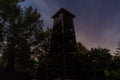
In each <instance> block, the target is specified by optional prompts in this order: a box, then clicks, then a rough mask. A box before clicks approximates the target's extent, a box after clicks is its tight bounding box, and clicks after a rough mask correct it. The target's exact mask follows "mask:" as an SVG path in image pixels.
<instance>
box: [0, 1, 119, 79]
mask: <svg viewBox="0 0 120 80" xmlns="http://www.w3.org/2000/svg"><path fill="white" fill-rule="evenodd" d="M22 2H24V0H0V80H32V79H36V80H50V79H46V75H45V74H46V72H47V70H46V60H47V57H48V54H49V50H50V40H51V35H52V29H51V28H47V29H44V27H43V20H41V15H40V14H39V13H38V11H37V10H36V9H33V8H32V6H29V7H26V8H21V7H20V5H19V3H22ZM68 24H71V23H68ZM68 34H69V33H68ZM70 34H71V33H70ZM67 37H68V36H66V37H65V38H67ZM76 44H77V56H71V57H72V59H71V58H70V59H67V60H68V62H70V64H71V63H72V64H74V65H70V66H68V68H67V69H66V70H68V72H69V75H70V76H68V77H67V78H69V77H70V78H75V77H76V78H75V79H74V80H120V42H119V43H118V48H117V50H116V53H115V54H114V55H111V53H110V51H109V50H108V49H105V48H101V47H98V48H92V49H91V50H88V49H87V48H86V47H85V46H84V45H83V44H82V43H80V42H78V43H76ZM56 46H58V45H57V44H56ZM67 46H68V45H67ZM68 47H69V46H68ZM55 48H56V47H55ZM53 49H54V48H53ZM57 55H58V54H56V56H57ZM68 56H70V54H68ZM54 58H56V57H54ZM73 58H74V59H75V61H73ZM76 58H77V59H76ZM56 61H57V60H56ZM56 63H57V62H56ZM56 63H55V64H56ZM76 63H77V64H76ZM52 64H53V63H52ZM55 64H53V65H55ZM68 64H69V63H68ZM62 65H64V64H62ZM59 66H61V65H59ZM48 67H49V66H48ZM55 68H56V67H55ZM49 69H51V70H50V71H54V68H49ZM71 69H73V70H71ZM58 74H60V75H61V73H58ZM65 76H67V75H65ZM47 77H48V76H47ZM52 77H53V78H55V77H56V76H52ZM63 80H64V79H63Z"/></svg>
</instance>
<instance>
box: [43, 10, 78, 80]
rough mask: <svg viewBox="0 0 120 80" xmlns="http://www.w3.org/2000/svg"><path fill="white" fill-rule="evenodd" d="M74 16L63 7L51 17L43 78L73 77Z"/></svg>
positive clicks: (75, 52) (74, 58)
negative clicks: (51, 24) (51, 27)
mask: <svg viewBox="0 0 120 80" xmlns="http://www.w3.org/2000/svg"><path fill="white" fill-rule="evenodd" d="M74 17H75V16H74V15H73V14H72V13H70V12H68V11H67V10H65V9H63V8H61V9H60V10H59V11H58V12H57V13H56V14H55V15H54V16H53V17H52V18H53V19H54V24H53V33H52V38H51V45H50V53H49V55H48V59H47V67H46V79H45V80H57V79H58V80H59V79H60V80H66V79H73V78H74V77H75V76H74V75H76V72H77V71H76V69H75V66H77V65H76V59H77V46H76V39H75V31H74V26H73V18H74ZM73 76H74V77H73Z"/></svg>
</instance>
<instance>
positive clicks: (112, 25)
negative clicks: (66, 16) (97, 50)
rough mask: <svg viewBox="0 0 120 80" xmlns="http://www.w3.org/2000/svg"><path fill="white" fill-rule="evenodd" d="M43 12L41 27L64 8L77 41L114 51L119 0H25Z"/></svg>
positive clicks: (119, 29)
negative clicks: (70, 20) (72, 16)
mask: <svg viewBox="0 0 120 80" xmlns="http://www.w3.org/2000/svg"><path fill="white" fill-rule="evenodd" d="M22 5H32V6H33V7H34V8H36V9H37V10H38V11H39V12H40V14H41V15H42V19H43V20H44V27H52V25H53V20H52V18H51V17H52V16H53V15H54V14H55V13H56V12H57V11H58V10H59V9H60V8H65V9H67V10H68V11H70V12H71V13H73V14H74V15H75V16H76V18H75V19H74V26H75V32H76V39H77V41H80V42H82V43H83V44H84V45H85V46H86V47H87V48H88V49H90V48H92V47H98V46H100V47H103V48H108V49H110V50H111V53H113V52H115V51H116V47H117V44H118V41H119V40H120V0H27V1H26V2H25V3H24V4H22Z"/></svg>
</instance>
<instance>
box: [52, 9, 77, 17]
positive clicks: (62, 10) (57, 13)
mask: <svg viewBox="0 0 120 80" xmlns="http://www.w3.org/2000/svg"><path fill="white" fill-rule="evenodd" d="M61 13H66V14H67V15H69V16H71V17H72V18H74V17H75V15H73V14H72V13H70V12H69V11H67V10H65V9H64V8H61V9H60V10H59V11H58V12H56V13H55V14H54V15H53V16H52V18H55V17H57V16H59V15H60V14H61Z"/></svg>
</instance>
